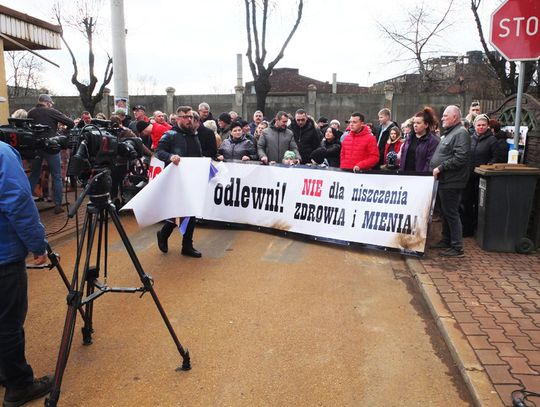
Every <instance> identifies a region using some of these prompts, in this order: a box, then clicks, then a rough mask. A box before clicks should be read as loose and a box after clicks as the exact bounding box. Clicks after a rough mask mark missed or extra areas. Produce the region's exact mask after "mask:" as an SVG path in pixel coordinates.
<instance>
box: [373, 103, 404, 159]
mask: <svg viewBox="0 0 540 407" xmlns="http://www.w3.org/2000/svg"><path fill="white" fill-rule="evenodd" d="M391 114H392V112H390V109H386V108H384V109H381V110H380V111H379V114H378V116H379V127H377V129H376V130H375V138H376V139H377V147H378V148H379V164H378V166H381V165H383V164H384V158H385V155H384V150H385V148H386V142H387V141H388V137H390V129H391V128H392V127H394V126H396V127H398V128H399V125H398V124H397V123H396V122H393V121H392V120H391V119H390V116H391Z"/></svg>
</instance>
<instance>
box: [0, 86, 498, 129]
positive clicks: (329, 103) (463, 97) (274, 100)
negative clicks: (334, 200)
mask: <svg viewBox="0 0 540 407" xmlns="http://www.w3.org/2000/svg"><path fill="white" fill-rule="evenodd" d="M236 96H238V95H236ZM171 97H172V99H171V100H172V101H173V102H172V106H174V108H173V109H172V110H176V108H177V107H178V106H180V105H189V106H192V107H193V108H194V109H197V106H198V105H199V103H200V102H203V101H204V102H207V103H208V104H209V105H210V108H211V111H212V113H213V114H214V116H216V117H217V116H218V115H219V114H220V113H222V112H229V111H231V110H235V111H237V113H239V114H240V115H242V116H243V117H245V118H246V119H247V120H248V121H250V120H251V118H252V116H253V112H254V111H255V110H256V97H255V95H246V94H243V96H242V97H241V98H240V100H241V101H242V105H241V106H239V105H238V104H237V103H236V102H235V101H237V100H238V98H236V99H235V95H233V94H228V95H204V94H202V95H173V94H171ZM473 99H476V98H475V97H474V95H469V94H466V93H463V94H457V95H448V94H447V95H438V94H428V93H420V94H392V93H388V92H387V93H386V94H366V95H357V94H331V93H325V94H317V93H316V89H315V90H314V89H311V90H310V91H306V93H305V94H296V95H274V96H269V97H268V98H267V100H266V112H265V116H266V117H267V118H269V119H271V118H273V117H274V116H275V114H276V113H277V112H278V111H279V110H284V111H286V112H290V113H294V111H295V110H296V109H299V108H303V109H305V110H306V111H307V112H308V113H309V114H311V115H312V116H313V117H315V118H316V119H317V118H319V117H320V116H325V117H327V118H328V119H338V120H339V121H340V122H341V123H342V125H343V124H344V123H345V120H348V119H349V117H350V114H351V113H352V112H355V111H359V112H361V113H363V114H364V115H365V116H366V121H368V122H369V121H371V122H373V123H377V113H378V111H379V110H380V109H381V108H383V107H390V108H391V110H392V119H393V120H395V121H396V122H398V123H402V122H403V121H405V120H406V119H407V118H409V117H411V116H413V115H414V114H415V113H416V112H418V111H420V110H421V109H422V108H423V107H424V106H427V105H429V106H431V107H433V108H434V109H435V111H436V113H437V114H439V115H440V114H441V113H442V110H443V109H444V107H445V106H448V105H450V104H457V105H459V106H466V108H465V109H464V110H465V111H464V113H465V114H466V113H467V111H468V106H469V105H470V102H471V100H473ZM107 100H108V102H106V101H103V102H102V103H101V105H100V106H99V107H98V108H97V109H96V113H97V112H98V111H102V112H103V113H105V114H106V115H107V116H108V115H110V114H111V113H112V111H113V97H112V96H107ZM54 101H55V107H56V108H57V109H58V110H60V111H62V112H64V113H65V114H67V115H69V116H71V117H79V116H80V113H81V111H82V110H83V108H82V105H81V103H80V99H79V97H77V96H57V97H54ZM35 103H36V100H35V98H33V97H31V98H29V97H17V98H12V99H11V100H10V109H11V112H13V111H15V110H17V109H20V108H22V109H26V110H29V109H31V108H32V107H33V106H34V105H35ZM480 103H481V106H482V110H483V111H492V110H495V108H496V107H497V106H499V105H500V104H501V103H502V101H499V100H490V101H483V100H481V101H480ZM139 104H140V105H144V106H145V107H146V112H147V114H148V115H151V114H152V112H153V111H155V110H161V111H163V112H165V113H167V114H168V113H171V109H169V108H168V106H167V96H166V95H141V96H130V105H131V106H135V105H139ZM169 104H170V103H169ZM11 112H10V113H11Z"/></svg>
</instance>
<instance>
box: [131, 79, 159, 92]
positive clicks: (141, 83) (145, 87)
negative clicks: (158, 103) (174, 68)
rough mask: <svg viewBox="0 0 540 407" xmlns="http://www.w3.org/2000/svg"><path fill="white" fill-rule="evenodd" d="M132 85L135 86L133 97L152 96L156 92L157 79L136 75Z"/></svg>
mask: <svg viewBox="0 0 540 407" xmlns="http://www.w3.org/2000/svg"><path fill="white" fill-rule="evenodd" d="M133 85H134V86H135V93H134V94H135V95H153V94H155V92H156V87H157V79H156V77H155V76H153V75H148V74H143V75H137V79H136V80H135V81H133V83H132V86H133Z"/></svg>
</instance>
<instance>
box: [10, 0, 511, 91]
mask: <svg viewBox="0 0 540 407" xmlns="http://www.w3.org/2000/svg"><path fill="white" fill-rule="evenodd" d="M72 2H74V1H73V0H72V1H71V2H69V1H64V4H66V6H65V7H66V11H68V8H69V6H67V4H70V3H72ZM0 3H1V4H2V5H5V6H7V7H10V8H13V9H15V10H18V11H21V12H24V13H27V14H29V15H31V16H33V17H37V18H40V19H42V20H45V21H49V22H54V21H53V18H52V6H53V4H54V1H51V0H1V1H0ZM425 3H426V4H428V5H429V7H430V8H429V11H430V12H431V13H432V14H433V16H434V17H435V18H436V17H439V16H441V15H442V13H443V11H444V9H445V7H447V4H448V2H447V1H446V0H430V1H426V2H425ZM455 3H456V5H455V7H454V9H455V11H454V12H453V13H452V14H451V15H450V16H449V18H448V20H449V21H452V22H454V24H453V25H452V26H451V27H450V28H448V29H447V30H446V31H445V32H444V34H443V35H442V37H441V38H440V39H438V40H436V41H435V42H434V43H433V47H432V48H430V50H432V51H433V50H435V51H436V54H430V55H432V56H437V55H464V54H465V53H466V52H467V51H470V50H480V49H481V45H480V41H479V39H478V34H477V32H476V26H475V23H474V19H473V15H472V12H471V10H470V0H455ZM500 3H501V1H500V0H483V3H482V6H481V9H480V11H481V15H482V19H483V22H484V26H485V27H484V29H485V32H486V35H487V34H488V33H489V16H490V14H491V12H492V11H493V10H494V9H495V8H496V7H497V5H498V4H500ZM275 4H276V6H275V8H274V9H273V10H272V14H271V15H270V19H269V25H270V28H269V36H268V46H267V49H268V54H269V56H268V58H267V60H268V61H269V60H272V59H273V58H274V57H275V55H276V53H277V50H278V47H281V44H282V43H283V41H284V40H285V38H286V35H287V34H288V32H289V31H290V29H291V27H292V26H293V23H294V18H295V16H296V4H297V0H276V1H275ZM419 4H421V1H419V0H383V1H372V0H364V1H360V0H333V1H328V0H305V1H304V13H303V17H302V22H301V23H300V26H299V27H298V30H297V32H296V34H295V36H294V37H293V39H292V40H291V42H290V43H289V46H288V48H287V49H286V51H285V57H284V58H283V59H282V60H281V61H280V62H279V63H278V65H277V67H278V68H280V67H282V68H284V67H292V68H298V69H299V70H300V74H301V75H304V76H308V77H312V78H315V79H318V80H322V81H329V82H331V81H332V73H337V78H338V81H340V82H354V83H359V84H360V85H362V86H369V85H372V84H373V83H374V82H378V81H381V80H384V79H388V78H391V77H394V76H397V75H400V74H403V73H407V72H411V71H413V70H414V65H413V64H412V63H411V62H407V61H405V60H404V59H406V57H408V56H409V55H407V54H402V55H399V53H398V48H396V47H395V46H394V45H393V44H392V43H391V42H389V40H387V39H385V38H384V37H383V36H382V35H381V33H380V30H379V29H378V27H377V22H378V21H380V22H383V23H384V24H387V25H391V24H395V25H397V26H399V23H400V22H401V21H403V20H404V18H406V12H407V10H409V9H412V8H413V7H414V6H418V5H419ZM196 7H198V8H196ZM124 8H125V23H126V29H127V30H128V34H127V38H126V48H127V60H128V77H129V90H130V94H164V93H165V88H166V87H168V86H173V87H174V88H175V89H176V93H177V94H205V93H211V94H213V93H233V91H234V86H235V85H236V78H237V73H236V54H238V53H241V54H243V55H244V54H245V52H246V48H247V40H246V32H245V11H244V1H243V0H205V1H204V2H202V1H201V2H195V1H166V0H153V1H144V0H124ZM99 18H100V27H99V35H98V39H97V43H96V55H97V57H96V60H97V61H99V62H98V63H97V69H96V73H97V74H98V78H100V80H101V77H100V76H101V75H102V72H103V70H104V66H105V65H104V61H105V55H106V53H107V52H109V53H112V46H111V34H110V29H109V25H110V5H109V0H103V1H102V2H101V11H100V14H99ZM65 33H66V39H67V40H68V42H69V44H70V46H71V47H72V48H73V49H75V50H78V51H77V57H78V60H79V64H80V68H81V69H84V68H83V67H84V66H85V65H86V59H85V58H86V54H85V50H86V48H85V44H84V42H83V41H84V40H83V38H82V36H81V34H79V33H77V32H74V31H72V30H68V29H66V30H65ZM42 52H43V55H44V56H46V57H47V58H49V59H51V60H53V61H54V62H56V63H58V64H59V65H60V69H58V68H56V67H54V66H52V65H50V64H48V63H46V62H45V63H44V68H45V69H44V72H43V82H44V85H45V86H46V87H48V88H49V89H50V91H51V92H52V93H54V94H59V95H74V94H76V89H75V87H74V86H73V85H72V84H71V79H70V78H71V74H72V66H71V60H70V57H69V54H68V52H67V50H66V49H65V48H64V49H62V50H57V51H42ZM83 72H84V71H83ZM243 74H244V82H247V81H250V80H252V79H253V77H252V74H251V71H250V70H249V66H248V62H247V58H245V57H244V64H243ZM81 78H82V76H81ZM109 87H110V88H111V89H112V90H113V92H114V86H113V82H111V84H110V85H109Z"/></svg>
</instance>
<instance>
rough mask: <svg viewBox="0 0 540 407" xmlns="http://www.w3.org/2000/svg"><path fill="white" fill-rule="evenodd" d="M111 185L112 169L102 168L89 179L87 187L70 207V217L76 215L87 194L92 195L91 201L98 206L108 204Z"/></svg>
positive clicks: (102, 206)
mask: <svg viewBox="0 0 540 407" xmlns="http://www.w3.org/2000/svg"><path fill="white" fill-rule="evenodd" d="M111 186H112V178H111V170H110V169H109V168H105V169H102V170H100V172H98V174H97V175H95V176H94V177H93V178H92V179H90V180H89V182H88V184H87V185H86V188H85V189H84V190H83V191H82V192H81V194H80V195H79V197H78V198H77V200H76V201H75V203H74V204H73V206H72V207H71V208H70V209H69V212H68V216H69V217H70V218H73V217H74V216H75V214H76V213H77V211H78V210H79V207H80V206H81V204H82V203H83V201H84V198H85V197H86V196H87V195H88V196H89V197H90V202H92V203H93V204H94V205H96V206H97V207H98V208H104V207H105V206H107V205H108V204H109V202H110V197H111Z"/></svg>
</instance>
